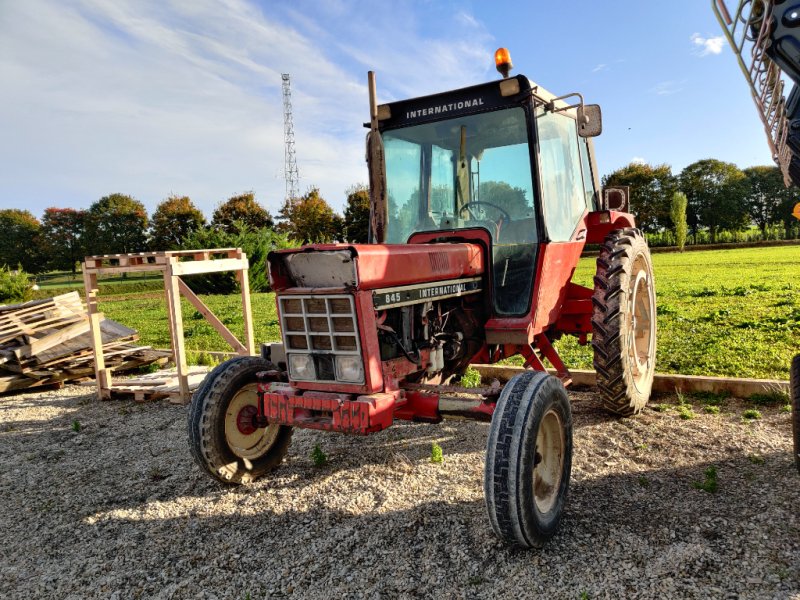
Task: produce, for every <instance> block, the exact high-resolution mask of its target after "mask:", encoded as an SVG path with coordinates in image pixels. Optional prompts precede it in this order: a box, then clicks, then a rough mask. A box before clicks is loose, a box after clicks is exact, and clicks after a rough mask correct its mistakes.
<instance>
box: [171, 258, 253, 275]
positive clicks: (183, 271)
mask: <svg viewBox="0 0 800 600" xmlns="http://www.w3.org/2000/svg"><path fill="white" fill-rule="evenodd" d="M173 260H174V259H173ZM248 266H249V265H248V264H247V259H246V258H220V259H218V260H195V261H191V262H173V263H172V274H173V275H178V276H181V275H197V274H199V273H219V272H220V271H238V270H239V269H246V268H247V267H248Z"/></svg>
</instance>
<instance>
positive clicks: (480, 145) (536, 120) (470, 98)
mask: <svg viewBox="0 0 800 600" xmlns="http://www.w3.org/2000/svg"><path fill="white" fill-rule="evenodd" d="M579 112H580V113H581V116H582V117H583V120H582V123H581V124H579V122H578V113H579ZM377 114H378V131H379V133H380V136H381V139H382V142H383V151H384V157H385V158H384V161H385V163H384V164H385V181H386V194H385V197H386V202H385V206H382V203H380V202H378V206H377V210H378V211H380V210H383V211H385V216H386V218H385V222H386V226H385V230H384V231H383V232H382V239H380V240H376V239H374V238H375V237H376V235H375V233H376V232H375V230H374V229H373V241H383V242H385V243H393V244H403V243H415V242H418V241H421V240H422V239H430V236H429V235H423V234H429V233H431V232H441V234H442V235H441V236H438V237H437V238H436V240H437V241H442V240H443V238H444V237H447V236H449V237H452V238H459V239H463V238H464V236H465V235H467V237H469V236H468V234H466V231H472V232H474V231H475V230H482V231H483V232H484V233H485V237H486V239H488V240H489V244H490V246H491V247H490V248H489V249H487V251H488V252H490V253H491V260H490V261H488V262H489V264H490V270H491V273H490V277H491V281H492V291H493V293H492V305H493V306H492V309H493V312H494V314H495V315H497V316H500V317H504V316H521V315H524V314H526V313H528V312H529V310H530V308H531V307H530V303H531V299H532V293H531V292H532V286H533V284H534V280H535V271H536V265H537V260H538V258H539V257H538V256H537V254H538V248H539V245H540V244H542V243H548V242H569V241H571V240H573V239H575V238H576V237H579V236H583V237H585V234H586V230H585V228H581V224H582V223H583V218H584V216H585V214H586V212H587V211H593V210H596V203H597V196H598V194H597V189H598V185H597V178H596V173H595V171H594V169H593V167H592V160H591V152H592V148H591V142H590V140H589V139H588V138H587V137H585V134H586V133H587V132H588V133H590V134H593V135H596V133H599V130H600V127H599V109H598V110H595V111H593V112H591V115H589V111H586V110H585V108H584V106H583V104H582V102H581V103H580V104H578V105H574V106H569V105H567V104H566V103H564V102H563V101H561V100H559V99H556V98H554V97H553V96H552V95H551V94H549V93H547V92H545V91H544V90H542V89H541V88H539V87H538V86H534V85H532V84H531V82H530V81H529V80H528V79H527V78H526V77H524V76H522V75H519V76H516V77H513V78H509V79H503V80H501V81H495V82H490V83H486V84H482V85H478V86H473V87H469V88H465V89H461V90H456V91H452V92H447V93H443V94H438V95H433V96H427V97H423V98H414V99H411V100H405V101H401V102H394V103H391V104H385V105H381V106H379V107H378V110H377ZM590 117H591V118H593V119H594V122H593V123H591V127H588V125H590V123H589V122H588V119H589V118H590ZM581 125H583V127H581ZM381 167H383V165H381V164H379V163H377V162H376V161H373V162H371V168H373V169H377V168H381ZM373 180H374V177H373Z"/></svg>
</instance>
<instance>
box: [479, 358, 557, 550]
mask: <svg viewBox="0 0 800 600" xmlns="http://www.w3.org/2000/svg"><path fill="white" fill-rule="evenodd" d="M571 469H572V411H571V410H570V405H569V399H568V398H567V392H566V390H564V386H563V385H562V384H561V382H560V381H559V380H558V379H556V378H555V377H553V376H552V375H548V374H547V373H542V372H538V371H537V372H532V373H521V374H520V375H517V376H516V377H514V378H513V379H511V381H509V382H508V384H506V387H505V388H503V391H502V393H501V394H500V398H499V400H498V402H497V407H496V408H495V411H494V415H493V416H492V423H491V426H490V428H489V439H488V442H487V445H486V466H485V472H484V494H485V499H486V509H487V511H488V512H489V521H490V522H491V524H492V529H493V530H494V532H495V533H496V534H497V535H498V536H499V537H500V538H502V539H503V540H505V541H507V542H510V543H512V544H516V545H519V546H524V547H526V548H531V547H536V548H541V547H542V546H543V545H544V544H545V542H547V540H549V539H550V538H551V537H553V535H554V534H555V532H556V530H557V529H558V524H559V522H560V521H561V513H562V511H563V509H564V505H565V503H566V498H567V490H568V489H569V476H570V471H571Z"/></svg>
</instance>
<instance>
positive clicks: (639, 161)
mask: <svg viewBox="0 0 800 600" xmlns="http://www.w3.org/2000/svg"><path fill="white" fill-rule="evenodd" d="M631 164H632V165H646V164H647V161H646V160H645V159H643V158H642V157H641V156H634V157H633V158H632V159H631Z"/></svg>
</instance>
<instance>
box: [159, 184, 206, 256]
mask: <svg viewBox="0 0 800 600" xmlns="http://www.w3.org/2000/svg"><path fill="white" fill-rule="evenodd" d="M205 224H206V218H205V217H204V216H203V213H202V212H201V211H200V209H198V208H197V207H196V206H195V205H194V204H193V203H192V201H191V200H190V199H189V197H188V196H170V197H169V198H167V199H166V200H164V201H163V202H162V203H161V204H159V205H158V206H157V207H156V210H155V212H154V213H153V218H152V222H151V225H150V227H151V231H150V247H151V248H152V249H153V250H173V249H175V248H177V247H179V246H180V243H181V240H183V239H184V238H186V237H187V236H188V235H189V234H191V233H192V232H194V231H197V230H198V229H200V228H202V227H204V226H205Z"/></svg>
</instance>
